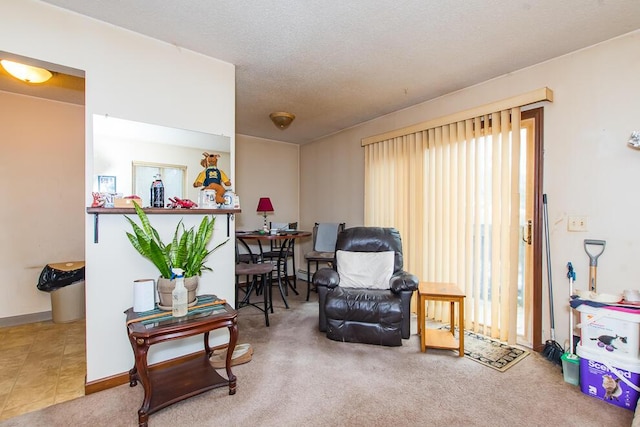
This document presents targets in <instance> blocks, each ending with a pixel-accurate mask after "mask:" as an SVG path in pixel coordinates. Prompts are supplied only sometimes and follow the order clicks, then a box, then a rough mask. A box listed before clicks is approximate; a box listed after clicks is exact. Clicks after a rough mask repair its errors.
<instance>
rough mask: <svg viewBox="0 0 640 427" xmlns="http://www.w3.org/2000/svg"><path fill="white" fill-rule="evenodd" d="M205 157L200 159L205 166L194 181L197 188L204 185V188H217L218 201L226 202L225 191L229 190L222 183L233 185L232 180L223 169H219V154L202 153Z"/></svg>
mask: <svg viewBox="0 0 640 427" xmlns="http://www.w3.org/2000/svg"><path fill="white" fill-rule="evenodd" d="M202 155H203V156H204V159H202V160H201V161H200V164H201V165H202V167H203V168H205V169H204V170H203V171H202V172H200V173H199V174H198V177H197V178H196V180H195V181H194V183H193V186H194V187H195V188H197V187H203V188H202V189H203V190H215V192H216V202H217V203H224V193H225V191H227V190H226V189H225V188H224V187H223V186H222V184H224V185H226V186H227V187H228V186H230V185H231V181H230V180H229V178H228V177H227V174H225V173H224V172H223V171H221V170H220V169H218V157H220V155H219V154H209V153H206V152H205V153H202Z"/></svg>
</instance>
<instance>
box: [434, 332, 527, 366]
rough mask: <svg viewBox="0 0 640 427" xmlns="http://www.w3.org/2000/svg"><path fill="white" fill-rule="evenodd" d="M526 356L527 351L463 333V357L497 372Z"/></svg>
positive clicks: (469, 333) (472, 333) (474, 334)
mask: <svg viewBox="0 0 640 427" xmlns="http://www.w3.org/2000/svg"><path fill="white" fill-rule="evenodd" d="M441 329H449V326H443V327H442V328H441ZM456 329H457V328H456ZM528 355H529V352H528V351H527V350H523V349H520V348H516V347H511V346H510V345H507V344H504V343H502V342H500V341H497V340H494V339H491V338H489V337H486V336H484V335H479V334H476V333H474V332H471V331H464V356H465V357H468V358H469V359H471V360H475V361H476V362H478V363H481V364H483V365H485V366H488V367H490V368H493V369H495V370H497V371H500V372H504V371H506V370H507V369H509V368H511V367H512V366H513V365H515V364H516V363H518V362H519V361H521V360H522V359H524V358H525V357H527V356H528Z"/></svg>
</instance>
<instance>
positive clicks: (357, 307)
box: [325, 286, 402, 324]
mask: <svg viewBox="0 0 640 427" xmlns="http://www.w3.org/2000/svg"><path fill="white" fill-rule="evenodd" d="M325 313H326V315H327V318H329V319H343V320H346V321H355V322H364V323H385V324H395V323H398V324H399V323H400V322H401V321H402V307H401V305H400V299H399V298H398V297H397V296H395V295H393V293H391V292H389V290H381V289H380V290H378V289H358V288H343V287H340V286H339V287H337V288H335V289H333V290H332V291H331V292H329V293H328V294H327V303H326V305H325Z"/></svg>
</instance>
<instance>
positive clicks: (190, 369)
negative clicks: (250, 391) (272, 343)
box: [125, 295, 238, 427]
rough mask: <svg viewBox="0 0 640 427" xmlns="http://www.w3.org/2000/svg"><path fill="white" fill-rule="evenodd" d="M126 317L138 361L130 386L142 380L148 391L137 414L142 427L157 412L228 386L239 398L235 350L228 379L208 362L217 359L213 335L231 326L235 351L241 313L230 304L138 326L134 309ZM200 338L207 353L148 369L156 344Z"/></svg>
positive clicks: (138, 322)
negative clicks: (214, 332)
mask: <svg viewBox="0 0 640 427" xmlns="http://www.w3.org/2000/svg"><path fill="white" fill-rule="evenodd" d="M203 296H204V297H211V296H210V295H203ZM214 297H215V296H214ZM199 298H200V297H199ZM195 307H197V305H196V306H195ZM195 307H194V308H195ZM125 314H126V315H127V333H128V335H129V341H130V342H131V348H132V349H133V354H134V356H135V365H134V367H133V368H132V369H131V370H130V371H129V385H130V386H131V387H134V386H136V385H137V383H138V381H140V382H141V383H142V386H143V387H144V400H143V402H142V406H141V407H140V409H139V410H138V424H139V426H140V427H146V426H147V423H148V421H149V415H151V414H153V413H154V412H157V411H159V410H160V409H162V408H165V407H167V406H169V405H171V404H173V403H176V402H179V401H181V400H184V399H187V398H189V397H192V396H195V395H197V394H200V393H203V392H205V391H208V390H211V389H214V388H217V387H223V386H226V385H228V386H229V394H235V392H236V376H235V375H233V373H232V372H231V355H232V353H233V351H227V360H226V362H227V363H226V371H227V377H228V378H224V377H222V376H221V375H220V374H218V373H217V372H216V370H215V369H214V368H213V367H212V366H211V363H210V362H209V357H211V354H212V350H211V348H210V347H209V332H210V331H212V330H214V329H219V328H224V327H227V328H228V329H229V347H228V348H230V349H233V348H235V346H236V341H237V340H238V323H237V319H238V314H237V312H236V311H235V310H234V309H233V308H231V306H230V305H228V304H226V303H224V304H220V305H218V306H211V307H208V308H207V307H204V308H201V309H197V310H196V309H194V310H193V311H190V312H189V314H188V315H187V316H184V317H179V318H174V317H171V316H169V317H160V318H157V319H152V320H149V321H146V320H145V321H139V315H138V313H135V312H134V311H133V308H129V309H128V310H127V311H125ZM169 314H170V312H169ZM199 334H204V354H202V355H197V357H186V358H184V361H183V362H182V363H179V364H172V363H170V364H168V366H167V367H164V368H162V369H160V368H154V369H149V367H148V366H147V353H148V351H149V347H150V346H151V345H153V344H157V343H160V342H164V341H169V340H174V339H178V338H186V337H191V336H194V335H199Z"/></svg>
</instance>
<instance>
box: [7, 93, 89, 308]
mask: <svg viewBox="0 0 640 427" xmlns="http://www.w3.org/2000/svg"><path fill="white" fill-rule="evenodd" d="M0 129H1V131H0V135H1V136H0V200H2V201H3V203H2V204H3V206H2V209H0V230H1V233H0V234H1V235H2V237H1V238H0V239H1V240H0V241H1V242H2V244H1V245H0V271H2V276H3V277H4V279H3V280H2V282H0V318H9V317H13V316H21V315H25V314H34V313H42V312H47V311H50V310H51V298H50V295H49V294H48V293H46V292H42V291H39V290H38V289H37V288H36V283H38V278H39V276H40V272H41V271H42V269H43V267H44V266H45V265H46V264H49V263H57V262H66V261H82V260H84V221H85V214H84V213H83V212H82V210H80V209H70V207H73V206H79V205H82V204H83V203H84V199H85V195H84V144H85V142H84V107H83V106H79V105H73V104H66V103H62V102H56V101H50V100H46V99H41V98H34V97H30V96H24V95H17V94H14V93H8V92H2V91H0Z"/></svg>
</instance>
